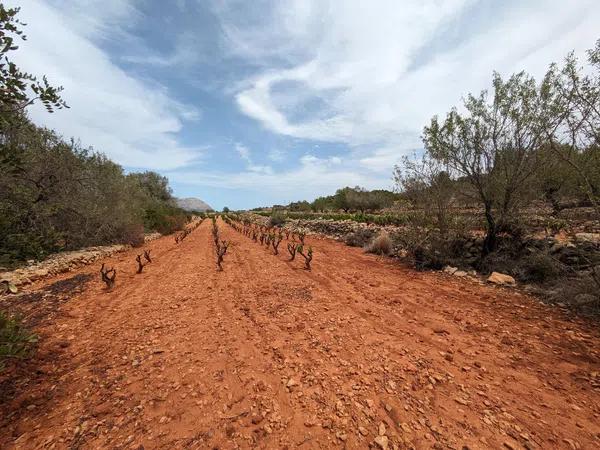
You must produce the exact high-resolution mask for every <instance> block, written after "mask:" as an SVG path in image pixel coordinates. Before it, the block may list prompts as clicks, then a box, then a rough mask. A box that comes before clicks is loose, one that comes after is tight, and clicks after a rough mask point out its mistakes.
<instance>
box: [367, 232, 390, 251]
mask: <svg viewBox="0 0 600 450" xmlns="http://www.w3.org/2000/svg"><path fill="white" fill-rule="evenodd" d="M365 251H366V252H367V253H375V254H377V255H389V254H391V253H392V240H391V238H390V236H389V234H387V233H386V232H385V231H382V232H380V233H379V234H378V235H377V236H376V237H375V238H374V239H373V240H372V241H371V242H370V243H369V244H368V245H367V246H366V247H365Z"/></svg>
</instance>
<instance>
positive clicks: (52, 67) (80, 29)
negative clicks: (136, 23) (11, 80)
mask: <svg viewBox="0 0 600 450" xmlns="http://www.w3.org/2000/svg"><path fill="white" fill-rule="evenodd" d="M9 3H16V2H12V1H11V2H9ZM54 3H55V4H56V5H57V7H53V6H51V5H50V4H48V3H47V2H44V1H41V0H30V1H28V2H27V3H26V4H24V5H21V6H22V9H21V13H20V18H21V19H22V20H23V21H24V22H25V23H27V26H26V27H25V32H26V34H27V36H28V39H27V41H25V42H22V43H21V44H20V49H19V50H18V51H17V52H15V55H14V60H15V62H16V63H17V64H18V65H19V66H21V67H22V68H23V69H24V70H27V71H28V72H32V73H34V74H46V75H47V76H48V79H49V80H50V81H51V83H52V84H55V85H62V86H64V89H65V90H64V94H63V97H64V99H65V100H66V101H67V103H68V104H69V106H70V107H71V109H67V110H62V111H58V112H55V113H54V114H48V113H46V112H45V110H44V109H43V108H42V107H41V105H35V106H34V107H33V108H31V110H30V114H31V116H32V118H33V120H34V121H36V122H37V123H40V124H43V125H45V126H48V127H49V128H53V129H55V130H57V131H58V132H59V133H61V134H63V135H64V136H65V137H67V138H69V137H71V136H73V137H76V138H79V139H81V141H82V143H83V144H84V145H93V146H94V148H95V149H96V150H99V151H102V152H104V153H106V154H107V155H108V156H109V157H110V158H112V159H113V160H115V161H117V162H119V163H121V164H123V165H125V166H129V167H140V168H150V169H173V168H176V167H181V166H184V165H186V164H188V163H190V162H192V161H194V160H196V159H198V158H199V157H200V156H201V154H202V150H203V149H202V147H196V146H193V147H188V146H186V145H182V144H181V142H180V141H179V138H178V133H179V132H180V131H181V129H182V127H183V122H184V121H188V120H197V119H198V118H199V114H200V113H199V111H198V110H197V109H195V108H192V107H190V106H188V105H184V104H182V103H180V102H177V101H175V100H174V99H172V98H171V97H170V96H169V94H168V92H167V91H166V89H165V88H164V87H162V86H160V85H150V84H148V83H143V82H142V81H140V80H138V79H136V78H134V77H132V76H130V75H128V74H127V73H126V72H124V71H123V70H121V69H120V68H119V67H117V66H116V65H115V64H113V62H112V61H111V59H110V57H109V56H108V55H107V54H106V53H105V52H104V51H102V50H101V49H100V48H99V47H98V45H97V44H96V42H97V41H98V40H101V39H102V38H103V36H104V33H111V35H114V34H115V33H117V34H118V29H119V28H118V26H115V25H118V24H120V23H125V22H127V21H129V20H137V19H138V13H137V12H136V10H135V9H134V8H133V7H132V6H131V5H130V4H128V3H126V2H121V1H117V0H111V1H109V2H100V1H99V0H86V1H85V2H83V3H81V2H80V3H77V4H76V5H75V4H74V3H72V2H63V1H56V2H54ZM59 7H60V9H57V8H59Z"/></svg>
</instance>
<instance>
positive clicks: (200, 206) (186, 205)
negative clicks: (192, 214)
mask: <svg viewBox="0 0 600 450" xmlns="http://www.w3.org/2000/svg"><path fill="white" fill-rule="evenodd" d="M177 206H179V207H180V208H183V209H185V210H187V211H207V210H209V209H213V208H212V206H210V205H209V204H208V203H206V202H205V201H203V200H200V199H199V198H195V197H187V198H178V199H177Z"/></svg>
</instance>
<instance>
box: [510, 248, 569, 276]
mask: <svg viewBox="0 0 600 450" xmlns="http://www.w3.org/2000/svg"><path fill="white" fill-rule="evenodd" d="M514 267H515V268H514V269H513V270H512V274H513V275H514V276H515V278H517V279H518V280H520V281H533V282H536V283H542V282H545V281H548V280H552V279H554V278H556V277H558V276H559V275H560V274H561V268H560V263H558V262H557V261H556V260H554V259H553V258H552V257H551V256H549V255H547V254H544V253H534V254H532V255H528V256H525V257H523V258H521V259H519V260H517V261H515V266H514Z"/></svg>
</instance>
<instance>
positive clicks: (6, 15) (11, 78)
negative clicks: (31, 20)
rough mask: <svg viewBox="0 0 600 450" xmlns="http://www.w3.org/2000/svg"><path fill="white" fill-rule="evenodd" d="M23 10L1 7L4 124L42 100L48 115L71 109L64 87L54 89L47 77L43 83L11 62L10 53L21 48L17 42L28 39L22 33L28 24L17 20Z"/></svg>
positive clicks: (0, 92) (0, 75)
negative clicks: (61, 95)
mask: <svg viewBox="0 0 600 450" xmlns="http://www.w3.org/2000/svg"><path fill="white" fill-rule="evenodd" d="M19 10H20V8H6V7H5V6H4V5H3V4H2V3H0V117H1V118H2V120H3V121H5V120H6V119H7V118H14V113H16V112H22V111H23V110H24V109H25V108H26V107H27V106H29V105H31V104H33V103H34V102H35V101H36V100H40V101H41V102H42V103H43V104H44V106H45V107H46V109H47V110H48V112H53V111H54V110H55V109H62V108H68V106H67V104H66V103H65V101H64V100H63V99H62V98H61V97H60V92H61V91H62V90H63V88H62V87H53V86H52V85H50V83H49V82H48V79H47V78H46V76H45V75H44V76H42V78H41V80H40V79H38V78H37V77H36V76H34V75H32V74H30V73H27V72H24V71H22V70H21V69H19V68H18V67H17V66H16V65H15V64H14V63H13V62H12V61H11V59H10V53H11V52H14V51H15V50H17V49H18V48H19V47H18V45H17V44H16V40H17V39H22V40H26V39H27V37H26V36H25V34H23V30H21V26H23V25H24V24H23V23H22V22H21V21H20V20H19V19H18V18H17V14H18V13H19ZM7 113H8V114H7Z"/></svg>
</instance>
